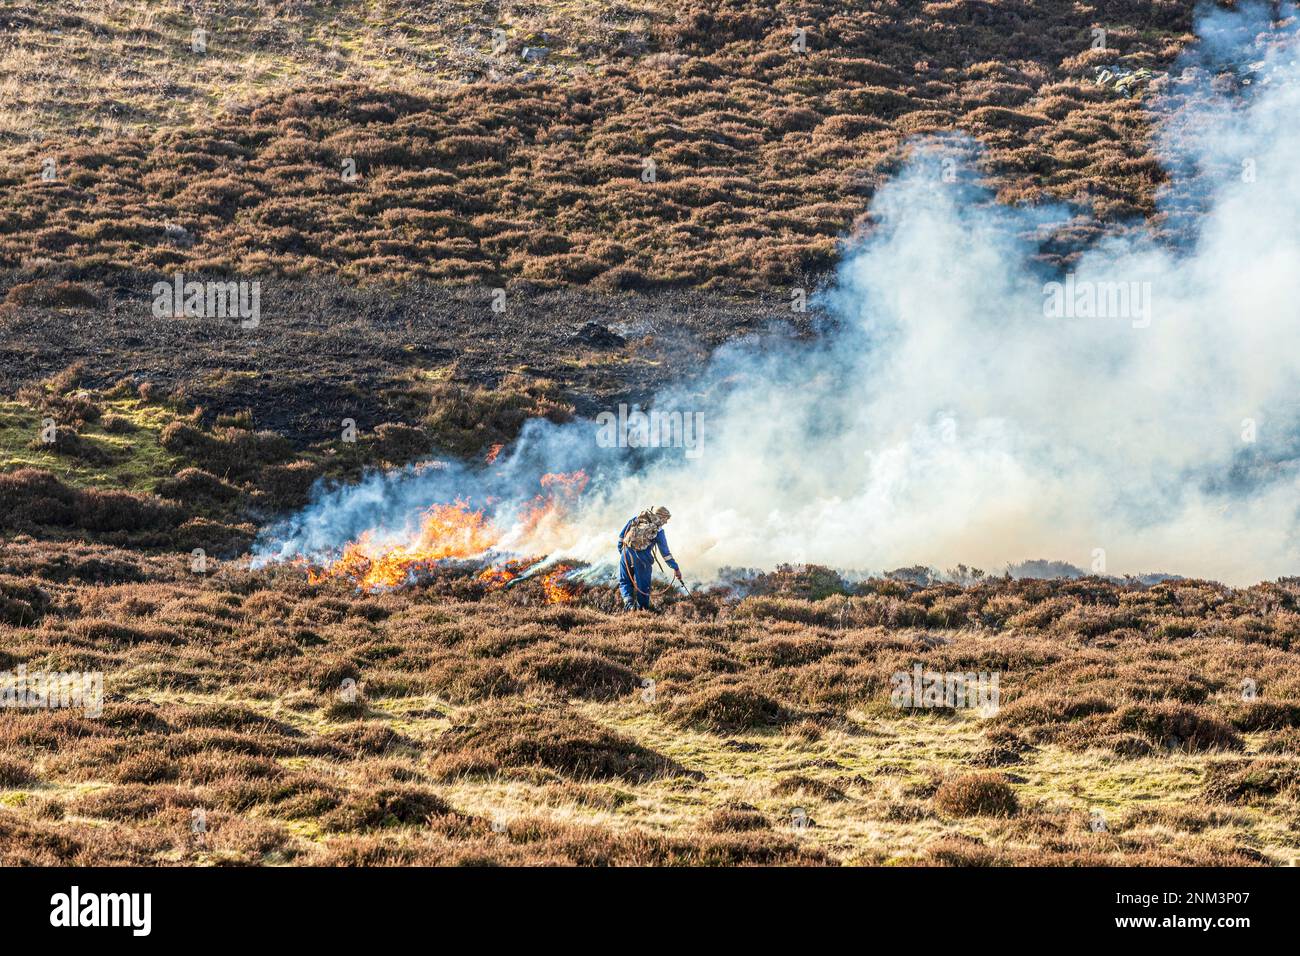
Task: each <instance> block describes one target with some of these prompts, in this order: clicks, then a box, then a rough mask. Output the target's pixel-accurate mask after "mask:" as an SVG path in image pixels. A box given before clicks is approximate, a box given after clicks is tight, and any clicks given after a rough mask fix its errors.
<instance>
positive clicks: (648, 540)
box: [623, 510, 663, 551]
mask: <svg viewBox="0 0 1300 956" xmlns="http://www.w3.org/2000/svg"><path fill="white" fill-rule="evenodd" d="M661 527H663V523H662V522H661V521H660V520H659V516H658V515H656V514H655V513H654V512H653V511H649V510H647V511H643V512H641V513H640V514H639V515H637V516H636V517H635V518H633V519H632V523H631V524H630V525H628V526H627V533H626V534H624V535H623V547H625V548H631V549H632V550H633V551H644V550H645V549H646V548H648V547H650V545H652V544H654V543H655V537H656V536H657V535H658V534H659V529H660V528H661Z"/></svg>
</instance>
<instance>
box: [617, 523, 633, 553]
mask: <svg viewBox="0 0 1300 956" xmlns="http://www.w3.org/2000/svg"><path fill="white" fill-rule="evenodd" d="M633 520H635V519H631V520H629V521H628V523H627V524H625V525H623V530H622V531H620V532H619V533H618V553H619V554H622V553H623V537H624V536H625V535H626V534H627V529H628V528H630V527H632V521H633Z"/></svg>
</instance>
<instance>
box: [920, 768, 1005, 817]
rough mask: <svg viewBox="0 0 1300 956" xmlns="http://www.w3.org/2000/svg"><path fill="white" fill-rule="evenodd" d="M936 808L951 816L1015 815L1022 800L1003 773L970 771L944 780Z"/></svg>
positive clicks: (940, 786)
mask: <svg viewBox="0 0 1300 956" xmlns="http://www.w3.org/2000/svg"><path fill="white" fill-rule="evenodd" d="M934 808H935V809H936V810H938V811H939V812H940V813H944V814H947V815H948V816H951V817H977V816H978V817H1013V816H1015V815H1016V814H1017V813H1019V812H1020V801H1019V800H1017V799H1016V792H1015V790H1013V789H1012V787H1011V784H1010V783H1008V782H1007V780H1006V778H1005V777H1003V776H1002V775H1001V774H997V773H971V774H965V775H963V776H960V777H952V778H949V779H948V780H945V781H944V782H943V783H941V784H940V785H939V790H938V792H936V793H935V795H934Z"/></svg>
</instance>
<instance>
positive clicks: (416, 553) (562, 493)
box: [307, 471, 587, 603]
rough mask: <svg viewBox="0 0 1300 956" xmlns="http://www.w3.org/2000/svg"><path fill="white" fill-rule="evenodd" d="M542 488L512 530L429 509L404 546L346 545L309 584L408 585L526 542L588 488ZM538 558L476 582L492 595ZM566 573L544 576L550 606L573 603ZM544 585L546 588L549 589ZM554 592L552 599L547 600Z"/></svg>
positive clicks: (548, 483)
mask: <svg viewBox="0 0 1300 956" xmlns="http://www.w3.org/2000/svg"><path fill="white" fill-rule="evenodd" d="M541 485H542V487H543V488H544V489H546V492H547V493H546V494H545V495H538V496H537V498H536V499H535V500H534V502H533V503H532V505H531V506H530V507H529V508H528V509H527V511H526V512H525V513H524V514H523V515H522V516H521V517H520V518H519V519H518V521H517V522H516V523H515V525H513V526H511V527H505V528H503V527H500V526H498V525H497V524H496V523H494V522H493V521H492V520H491V519H489V518H486V517H484V514H483V511H482V509H480V510H477V511H473V510H471V509H470V507H469V503H468V502H466V501H463V500H462V501H457V502H455V503H454V504H439V505H433V506H432V507H430V508H429V509H428V510H427V511H425V512H424V513H423V514H422V515H421V516H420V525H419V529H418V531H417V532H416V534H415V535H414V536H413V537H412V538H411V539H410V540H407V541H403V542H398V543H393V542H392V541H391V540H388V539H383V540H381V539H379V538H378V537H377V536H376V534H375V532H373V531H367V532H364V533H363V534H362V535H361V536H360V537H358V538H357V539H356V540H355V541H352V542H350V543H349V544H348V545H347V546H346V547H345V548H344V549H343V553H342V554H341V555H340V556H339V557H338V559H337V560H335V561H333V562H332V563H331V564H329V565H328V566H327V567H325V568H321V569H316V568H309V569H308V571H307V577H308V580H309V581H310V582H311V583H313V584H317V583H320V582H321V581H324V580H326V579H327V578H333V577H346V578H350V579H351V580H352V581H354V582H355V583H356V585H357V586H358V587H360V588H362V589H365V590H373V589H375V588H392V587H398V586H400V585H403V584H406V583H408V582H410V581H411V579H412V577H413V576H414V575H416V574H418V573H419V572H420V571H427V570H429V569H430V568H432V567H433V566H434V565H436V564H437V563H438V562H439V561H443V560H446V559H448V558H461V559H465V558H476V557H479V556H480V555H482V554H484V553H485V552H486V551H488V550H489V549H491V548H493V547H495V546H497V545H498V544H500V543H501V542H502V541H503V540H504V539H506V538H507V537H510V538H512V539H513V540H512V541H507V542H506V543H507V546H509V545H511V544H513V541H514V540H527V538H528V536H529V535H530V534H531V533H532V532H533V531H534V530H536V528H537V527H538V526H539V525H540V524H541V523H542V522H544V521H547V520H551V519H555V518H558V517H560V516H561V515H562V514H563V512H564V511H565V510H566V509H567V506H568V504H569V503H570V502H572V501H573V500H574V499H576V498H577V496H578V495H580V494H581V493H582V491H583V489H584V488H586V486H587V475H586V473H585V472H581V471H576V472H573V473H572V474H560V473H556V474H548V475H543V476H542V479H541ZM539 560H541V559H540V558H532V559H527V560H522V561H521V560H513V561H507V562H505V564H504V565H500V566H494V567H491V568H487V569H485V570H484V571H482V572H481V573H480V574H479V580H480V581H483V582H484V583H486V584H487V585H488V587H489V588H490V589H495V588H499V587H504V586H505V585H506V584H508V583H509V582H510V580H511V579H513V578H515V577H517V576H518V575H519V574H521V573H522V572H523V571H524V570H526V569H527V568H529V567H531V566H532V565H534V564H536V563H537V562H538V561H539ZM568 570H570V568H568V567H564V568H562V569H561V570H560V571H556V572H553V573H552V574H550V575H548V576H547V578H546V581H544V582H543V588H544V589H545V590H546V593H547V602H548V603H562V602H564V601H570V600H573V597H576V594H574V595H573V596H569V597H565V596H563V595H566V594H569V593H570V592H571V591H572V589H571V588H569V587H568V586H566V585H562V584H560V583H559V582H558V580H553V579H556V578H558V575H560V574H561V573H563V572H567V571H568ZM548 582H550V583H549V584H548ZM552 592H554V593H555V595H556V597H555V599H554V600H552V598H551V597H550V595H551V594H552Z"/></svg>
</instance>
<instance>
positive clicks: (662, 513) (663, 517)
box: [655, 505, 672, 525]
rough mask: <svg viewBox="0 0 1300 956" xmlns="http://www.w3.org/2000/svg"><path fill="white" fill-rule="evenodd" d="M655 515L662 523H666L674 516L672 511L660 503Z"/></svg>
mask: <svg viewBox="0 0 1300 956" xmlns="http://www.w3.org/2000/svg"><path fill="white" fill-rule="evenodd" d="M655 517H656V518H658V519H659V523H660V524H661V525H664V524H667V523H668V519H669V518H671V517H672V512H670V511H669V510H668V509H667V508H665V507H664V506H663V505H660V506H659V507H658V508H656V509H655Z"/></svg>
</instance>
